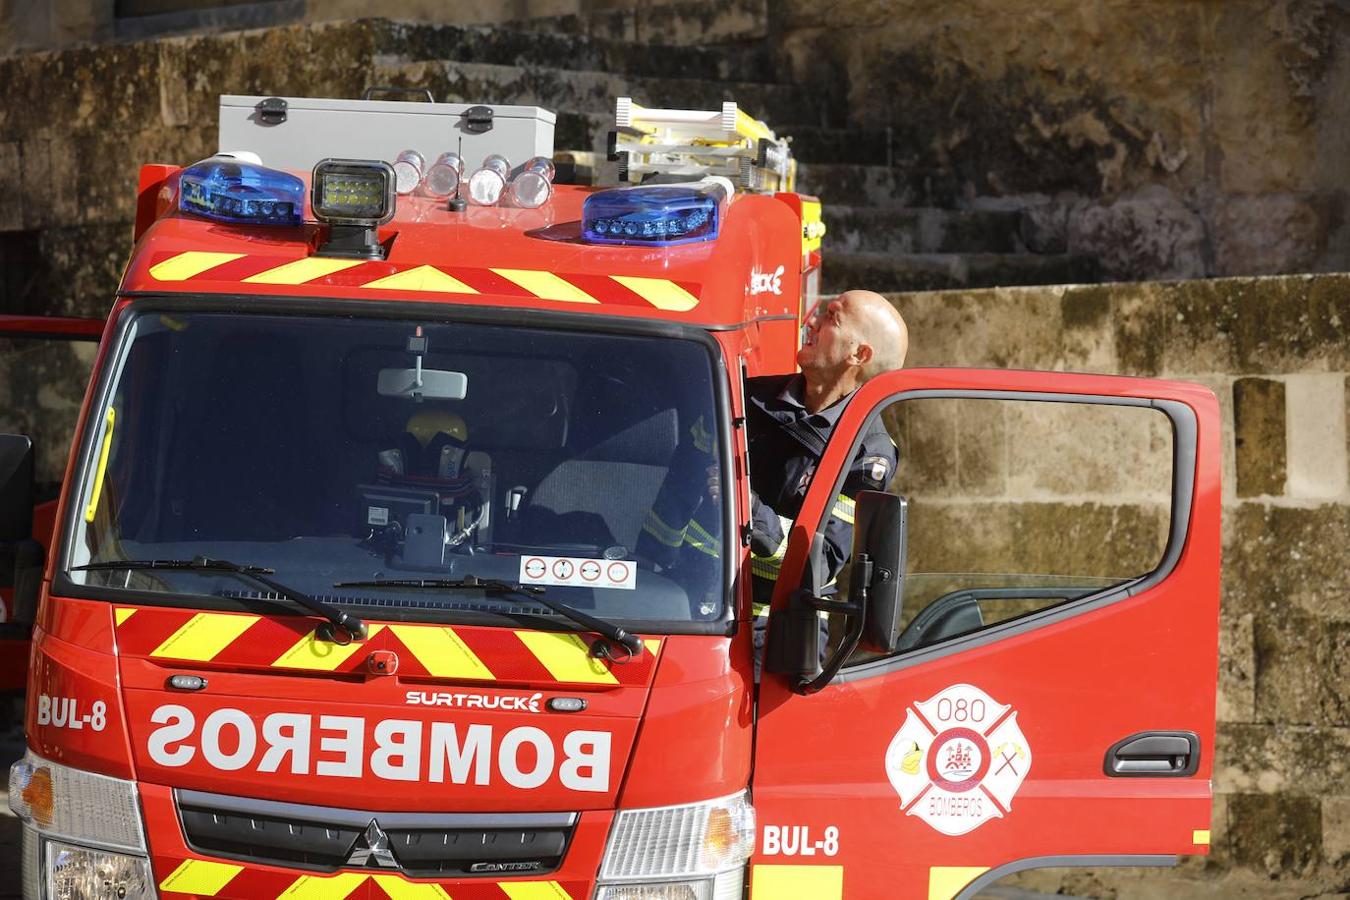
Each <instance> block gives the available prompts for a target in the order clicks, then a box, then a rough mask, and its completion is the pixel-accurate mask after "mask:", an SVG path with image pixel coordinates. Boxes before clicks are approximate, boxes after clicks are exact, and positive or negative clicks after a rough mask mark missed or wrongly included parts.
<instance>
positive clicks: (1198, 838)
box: [1191, 828, 1209, 847]
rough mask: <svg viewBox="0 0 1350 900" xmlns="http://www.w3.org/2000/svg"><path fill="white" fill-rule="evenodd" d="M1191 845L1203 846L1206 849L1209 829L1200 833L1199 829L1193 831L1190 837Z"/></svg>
mask: <svg viewBox="0 0 1350 900" xmlns="http://www.w3.org/2000/svg"><path fill="white" fill-rule="evenodd" d="M1191 843H1194V844H1201V845H1203V846H1205V847H1208V846H1209V829H1208V828H1206V829H1204V830H1203V831H1202V830H1200V829H1198V828H1197V829H1196V830H1195V833H1194V834H1192V835H1191Z"/></svg>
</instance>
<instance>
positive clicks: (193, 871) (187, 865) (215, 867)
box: [159, 859, 244, 897]
mask: <svg viewBox="0 0 1350 900" xmlns="http://www.w3.org/2000/svg"><path fill="white" fill-rule="evenodd" d="M242 871H244V867H243V866H232V865H230V864H228V863H218V862H209V861H207V860H205V859H185V860H183V863H182V865H180V866H179V867H178V868H176V869H174V870H173V871H172V872H170V873H169V876H168V877H167V878H165V879H164V880H163V881H161V882H160V883H159V889H160V890H161V891H173V892H174V893H176V894H196V895H197V896H199V897H214V896H215V895H216V894H219V893H220V891H221V889H222V888H224V887H225V885H227V884H229V883H230V881H231V880H232V879H233V878H234V876H236V875H238V874H239V873H240V872H242Z"/></svg>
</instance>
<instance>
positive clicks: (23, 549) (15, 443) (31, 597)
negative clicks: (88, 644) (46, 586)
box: [0, 434, 46, 640]
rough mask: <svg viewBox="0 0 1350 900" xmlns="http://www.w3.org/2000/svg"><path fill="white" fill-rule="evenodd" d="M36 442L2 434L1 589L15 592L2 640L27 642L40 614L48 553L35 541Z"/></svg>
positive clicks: (2, 626) (0, 627)
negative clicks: (39, 602)
mask: <svg viewBox="0 0 1350 900" xmlns="http://www.w3.org/2000/svg"><path fill="white" fill-rule="evenodd" d="M33 507H34V497H33V441H32V439H31V438H29V437H28V436H27V435H23V434H0V587H4V588H9V589H10V590H12V591H13V593H12V595H11V596H12V601H13V610H14V615H13V617H12V619H11V620H10V621H8V622H0V638H4V639H19V640H26V639H27V638H28V636H29V634H30V633H31V630H32V624H33V620H34V618H35V617H36V615H37V603H38V593H39V591H40V590H41V585H42V564H43V562H44V560H45V556H46V554H45V553H44V551H43V549H42V545H41V544H39V543H38V542H37V541H35V540H33Z"/></svg>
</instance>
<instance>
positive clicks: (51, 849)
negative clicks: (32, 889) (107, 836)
mask: <svg viewBox="0 0 1350 900" xmlns="http://www.w3.org/2000/svg"><path fill="white" fill-rule="evenodd" d="M43 846H44V849H45V850H46V863H47V866H46V868H47V872H48V878H49V879H50V880H49V881H48V882H47V897H48V898H49V900H104V898H107V897H116V898H118V900H141V898H144V900H153V898H154V896H155V890H154V882H153V880H152V876H151V875H150V861H149V860H147V859H146V858H145V857H144V856H126V855H125V854H122V853H112V852H110V851H108V850H91V849H89V848H88V847H76V846H74V845H71V844H63V843H61V842H60V841H44V842H43Z"/></svg>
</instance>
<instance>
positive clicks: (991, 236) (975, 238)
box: [823, 202, 1026, 254]
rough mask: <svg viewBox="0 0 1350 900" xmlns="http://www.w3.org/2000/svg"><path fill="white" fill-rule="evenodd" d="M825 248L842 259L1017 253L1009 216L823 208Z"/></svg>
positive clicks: (1013, 216) (1017, 223)
mask: <svg viewBox="0 0 1350 900" xmlns="http://www.w3.org/2000/svg"><path fill="white" fill-rule="evenodd" d="M823 214H824V218H825V225H826V227H827V229H828V230H827V232H826V237H825V240H826V246H827V247H828V248H829V249H830V250H832V251H837V252H843V253H857V252H863V253H885V254H896V253H1020V252H1023V251H1025V249H1026V248H1025V247H1024V246H1023V244H1022V240H1021V236H1020V228H1021V221H1022V216H1021V214H1020V213H1018V212H1016V211H1012V210H970V209H966V210H961V209H957V210H953V209H933V208H918V209H886V208H871V207H857V206H832V205H831V204H830V203H828V202H826V203H825V205H824V211H823Z"/></svg>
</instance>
